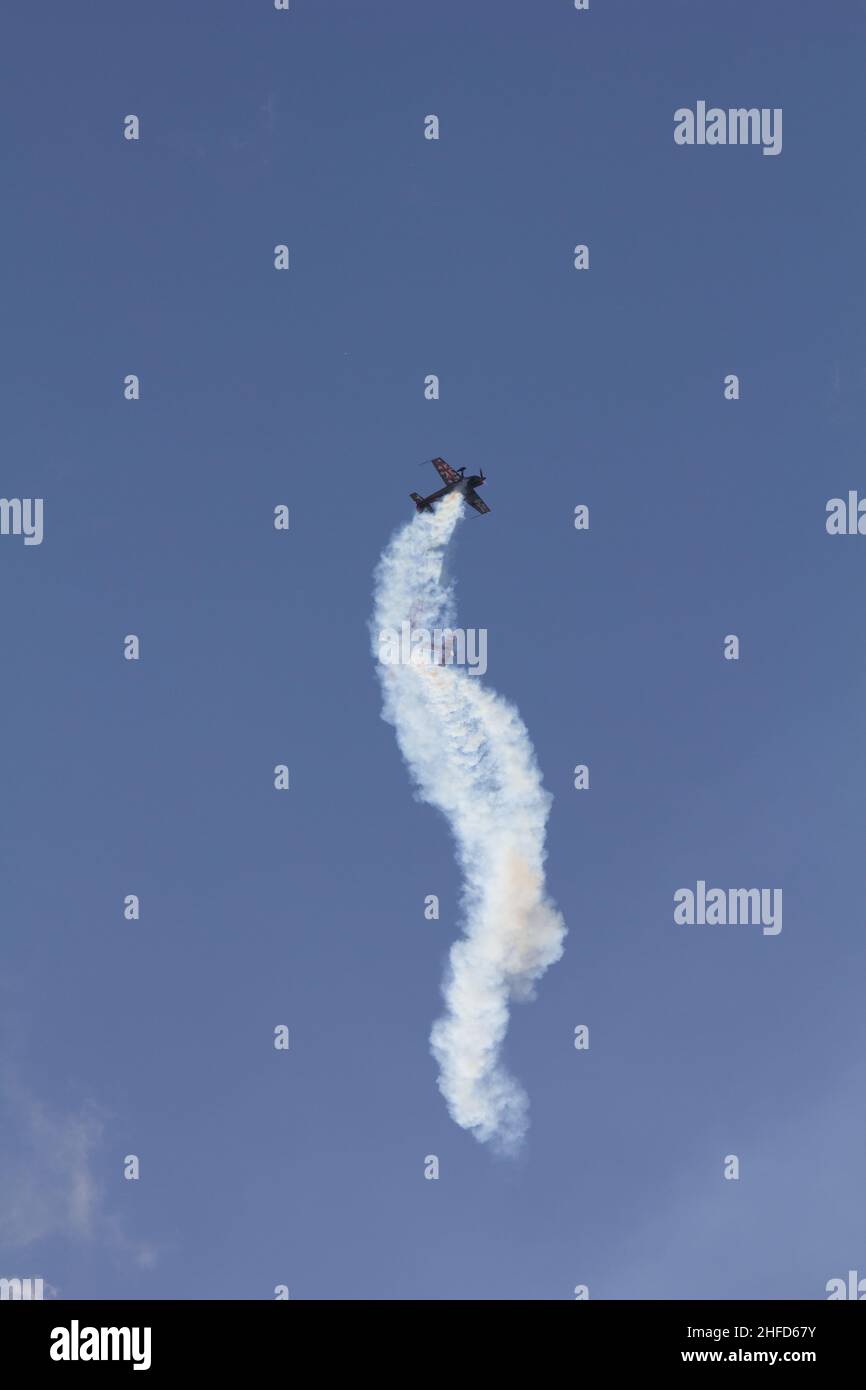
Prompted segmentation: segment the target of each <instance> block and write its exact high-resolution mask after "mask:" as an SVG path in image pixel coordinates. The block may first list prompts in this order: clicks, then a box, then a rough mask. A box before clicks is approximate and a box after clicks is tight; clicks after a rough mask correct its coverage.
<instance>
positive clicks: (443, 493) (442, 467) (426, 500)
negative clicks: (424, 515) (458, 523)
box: [409, 459, 490, 516]
mask: <svg viewBox="0 0 866 1390" xmlns="http://www.w3.org/2000/svg"><path fill="white" fill-rule="evenodd" d="M431 462H432V464H433V467H434V468H435V469H436V472H437V473H438V474H439V477H440V478H441V479H442V481H443V483H444V484H445V486H444V487H440V489H439V491H438V492H431V494H430V496H429V497H419V496H418V493H417V492H410V493H409V496H410V497H411V498H412V501H413V502H414V503H415V509H416V511H419V512H432V510H433V503H434V502H438V501H439V498H440V497H447V496H448V494H449V492H462V494H463V500H464V502H468V504H469V506H470V507H474V508H475V510H476V512H478V513H479V514H480V515H481V516H484V514H485V512H489V511H490V508H489V507H488V505H487V503H486V502H482V500H481V498H480V497H479V496H478V493H477V492H476V491H475V489H476V488H477V487H480V486H481V484H482V483H483V482H484V470H483V469H482V471H481V473H480V474H477V473H472V474H470V476H469V477H468V478H466V477H464V474H465V472H466V469H465V467H464V468H460V469H457V470H455V469H453V468H452V467H451V466H450V464H447V463H446V462H445V460H444V459H431Z"/></svg>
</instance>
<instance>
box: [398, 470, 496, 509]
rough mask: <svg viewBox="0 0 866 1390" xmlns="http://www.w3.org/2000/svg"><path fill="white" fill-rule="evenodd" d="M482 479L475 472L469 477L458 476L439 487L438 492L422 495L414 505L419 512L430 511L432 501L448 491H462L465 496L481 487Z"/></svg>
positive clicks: (445, 495) (444, 495)
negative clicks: (427, 495)
mask: <svg viewBox="0 0 866 1390" xmlns="http://www.w3.org/2000/svg"><path fill="white" fill-rule="evenodd" d="M484 481H485V480H484V478H479V477H478V475H477V474H473V475H472V476H471V477H469V478H458V479H457V481H456V482H454V483H447V484H446V486H445V487H440V489H439V491H438V492H431V494H430V496H429V497H422V498H421V500H420V501H419V502H416V503H415V506H416V507H417V508H418V511H419V512H426V511H431V510H432V508H433V503H434V502H438V501H439V500H440V498H442V497H447V496H448V494H449V492H462V493H463V494H464V496H465V495H466V493H467V492H474V491H475V489H476V488H477V487H481V485H482V484H483V482H484Z"/></svg>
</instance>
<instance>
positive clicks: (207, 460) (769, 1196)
mask: <svg viewBox="0 0 866 1390" xmlns="http://www.w3.org/2000/svg"><path fill="white" fill-rule="evenodd" d="M864 56H866V12H864V6H863V5H862V4H861V3H854V0H845V2H844V3H843V0H833V2H832V3H831V2H830V0H824V3H822V4H821V5H816V4H813V3H809V0H764V3H762V4H760V5H756V4H754V3H753V0H730V3H728V4H727V5H725V6H719V5H696V4H695V3H694V0H658V3H653V2H652V0H622V2H621V3H613V0H591V6H590V9H589V11H587V12H585V13H579V12H576V11H575V10H574V8H573V6H572V4H571V3H570V0H536V2H535V3H532V4H526V3H522V0H496V3H494V2H493V0H472V3H471V4H467V3H466V0H436V3H435V4H425V3H420V0H411V2H410V0H364V2H363V3H355V0H352V3H349V0H316V3H313V0H292V5H291V9H290V11H289V12H288V13H278V12H276V11H274V9H273V6H272V4H271V3H270V0H243V3H241V0H233V2H232V3H229V0H185V3H184V4H183V5H178V4H175V3H169V0H151V3H149V4H147V5H141V4H138V3H133V2H132V0H122V2H121V0H110V3H109V0H94V3H91V4H88V5H86V6H69V5H67V4H63V3H60V0H50V3H45V4H40V5H30V6H25V5H20V6H16V7H14V12H12V11H10V13H8V14H6V15H5V16H4V20H3V39H2V58H0V65H2V82H0V129H2V132H3V134H2V146H3V188H4V199H3V203H4V214H3V234H2V239H3V256H2V260H0V276H2V303H3V305H4V313H3V317H4V332H3V334H2V344H0V362H2V372H0V379H2V419H3V442H4V448H3V470H2V487H0V492H2V494H3V496H5V497H7V498H15V497H18V498H25V497H33V498H35V497H42V498H44V500H45V513H44V540H43V543H42V544H41V545H40V546H30V547H25V546H24V545H23V542H22V539H21V537H15V536H11V535H10V536H3V537H0V583H2V592H3V596H4V602H3V656H4V663H3V680H2V707H3V716H4V729H5V738H4V759H3V766H4V776H3V794H2V797H0V855H2V860H0V873H2V918H3V939H4V946H3V969H2V976H0V1015H2V1024H0V1040H2V1057H3V1062H2V1079H0V1175H2V1176H0V1275H4V1276H14V1275H18V1276H21V1277H26V1276H34V1277H37V1276H38V1277H42V1278H44V1279H45V1280H46V1281H47V1282H48V1283H49V1284H50V1285H51V1287H52V1288H53V1289H54V1290H56V1291H57V1292H58V1293H59V1295H60V1297H83V1298H93V1297H104V1296H113V1297H120V1298H136V1297H147V1298H188V1297H205V1298H270V1297H272V1296H273V1289H274V1286H275V1285H277V1284H281V1283H282V1284H286V1285H288V1287H289V1289H290V1292H291V1297H292V1298H302V1299H303V1298H327V1299H338V1298H339V1299H445V1298H460V1299H485V1298H486V1299H568V1298H570V1297H573V1290H574V1287H575V1285H577V1284H586V1285H588V1286H589V1290H590V1296H591V1297H593V1298H614V1297H626V1298H647V1297H656V1298H673V1297H683V1296H688V1297H697V1298H710V1297H740V1296H742V1297H750V1298H763V1297H803V1298H821V1297H823V1296H824V1287H825V1284H826V1282H827V1280H828V1279H830V1278H833V1277H836V1276H839V1275H842V1276H844V1275H845V1274H846V1272H847V1271H848V1270H849V1269H852V1268H856V1269H858V1270H859V1271H860V1273H861V1275H866V1203H864V1197H863V1191H864V1187H863V1173H864V1167H866V1117H864V1105H863V1094H864V1080H866V1019H864V1012H863V1008H862V992H863V967H864V921H863V901H864V897H863V874H864V854H863V825H864V773H866V753H864V742H863V737H862V728H863V706H864V694H866V677H864V657H863V592H864V584H863V571H864V565H866V539H864V538H863V537H859V536H848V537H832V538H831V537H830V536H828V535H827V533H826V530H825V506H826V503H827V500H828V499H829V498H831V497H835V496H843V497H845V496H847V493H848V490H849V489H860V490H861V491H862V492H866V469H864V464H863V425H864V416H866V342H864V291H863V276H862V262H863V244H864V195H863V180H862V130H863V121H862V90H863V85H862V72H863V61H864ZM700 100H706V101H707V102H708V103H709V104H710V105H713V104H717V105H719V106H721V107H725V108H727V107H730V106H756V107H768V108H775V107H781V108H782V109H783V112H784V127H783V129H784V143H783V149H782V152H781V154H780V155H778V156H777V157H774V158H773V157H771V158H768V157H764V156H763V155H762V154H761V151H760V149H757V148H751V147H748V148H730V147H728V148H710V147H704V148H686V147H678V146H676V145H675V144H674V140H673V129H674V119H673V113H674V111H675V110H676V109H677V108H678V107H681V106H692V107H694V106H695V104H696V103H697V102H698V101H700ZM130 113H133V114H137V115H138V116H139V117H140V121H141V138H140V139H139V140H138V141H137V142H132V141H127V140H125V139H124V138H123V119H124V117H125V116H126V115H127V114H130ZM428 114H435V115H437V116H438V117H439V120H440V139H439V140H438V141H429V140H425V139H424V136H423V130H424V118H425V116H427V115H428ZM277 243H286V244H287V245H288V246H289V248H290V269H289V271H287V272H282V273H279V272H277V271H275V269H274V268H273V248H274V246H275V245H276V244H277ZM577 243H585V244H587V245H588V246H589V248H590V269H589V270H588V271H587V272H577V271H576V270H575V269H574V268H573V264H572V261H573V248H574V246H575V245H576V244H577ZM128 373H136V374H138V375H139V376H140V380H141V399H140V400H139V401H137V402H130V401H126V400H124V399H123V379H124V377H125V376H126V375H127V374H128ZM429 373H436V374H438V375H439V377H440V381H441V396H440V399H439V400H438V401H435V402H434V401H427V400H425V399H424V393H423V383H424V378H425V377H426V376H427V375H428V374H429ZM728 373H737V374H738V375H739V378H740V383H741V386H740V392H741V394H740V399H739V400H738V401H736V402H732V401H726V400H725V399H724V396H723V381H724V378H725V376H726V375H727V374H728ZM434 454H440V455H443V456H444V457H445V458H446V459H447V460H448V461H449V463H451V464H453V466H454V467H460V466H462V465H466V466H467V468H468V471H470V472H472V471H474V470H476V469H477V468H478V467H483V468H484V470H485V472H486V473H487V474H488V478H489V481H488V483H487V484H486V486H485V496H486V500H487V501H488V503H489V504H490V505H491V507H492V508H493V510H492V512H491V514H490V516H488V517H484V518H483V519H481V518H479V517H476V516H474V515H471V516H469V517H467V519H466V521H465V523H464V524H463V525H462V526H461V527H460V528H459V537H458V541H457V550H456V553H455V556H454V573H455V574H456V578H457V583H458V602H459V612H460V620H461V622H462V623H463V625H464V626H467V627H470V626H471V627H484V628H486V629H487V631H488V633H489V638H488V642H489V648H488V661H489V670H488V675H487V677H486V678H485V679H486V680H488V681H489V682H490V683H491V685H493V686H494V687H495V688H496V689H497V690H499V691H500V692H502V694H504V695H505V696H507V697H508V698H509V699H511V700H513V701H514V702H515V704H516V705H517V706H518V708H519V710H520V712H521V715H522V717H523V719H524V720H525V722H526V724H527V726H528V728H529V730H530V733H531V735H532V738H533V742H534V745H535V749H536V752H537V755H538V759H539V762H540V765H541V768H542V771H543V775H544V780H545V785H546V786H547V788H548V789H549V790H550V791H551V792H552V793H553V795H554V797H555V801H554V805H553V810H552V814H551V819H550V826H549V835H548V856H549V857H548V882H549V888H550V892H551V893H552V895H553V897H554V899H555V900H556V902H557V904H558V906H559V908H560V909H561V911H562V912H563V914H564V916H565V918H566V921H567V924H568V928H569V935H568V938H567V943H566V951H565V955H564V957H563V959H562V960H561V961H560V962H559V963H558V964H556V965H554V966H553V967H552V968H551V969H550V970H549V972H548V974H547V975H546V977H545V978H544V980H543V982H542V985H541V988H540V991H539V995H538V998H537V1000H536V1001H535V1002H534V1003H532V1004H529V1005H527V1006H520V1007H519V1008H518V1009H517V1010H516V1011H515V1014H514V1016H513V1018H512V1025H511V1029H510V1032H509V1036H508V1042H507V1054H506V1055H507V1062H508V1065H509V1067H510V1069H511V1070H512V1071H513V1073H514V1074H515V1075H516V1076H517V1077H518V1078H519V1079H520V1081H521V1082H522V1084H523V1085H524V1086H525V1087H526V1089H527V1091H528V1093H529V1095H530V1098H531V1106H532V1113H531V1122H532V1124H531V1130H530V1134H529V1140H528V1143H527V1146H526V1148H525V1150H524V1152H523V1154H522V1156H521V1157H520V1158H518V1159H516V1160H503V1159H501V1158H497V1157H496V1156H495V1155H493V1154H492V1153H491V1152H490V1151H489V1149H488V1148H486V1147H484V1146H482V1145H480V1144H478V1143H477V1142H476V1141H475V1140H474V1139H473V1138H472V1137H471V1136H470V1135H468V1134H466V1133H465V1132H464V1131H462V1130H461V1129H459V1128H458V1127H457V1126H456V1125H455V1124H454V1123H453V1121H452V1120H451V1119H450V1118H449V1116H448V1114H447V1111H446V1108H445V1105H444V1103H443V1101H442V1097H441V1096H440V1094H439V1091H438V1090H437V1088H436V1084H435V1082H436V1068H435V1064H434V1062H433V1059H432V1058H431V1056H430V1053H429V1047H428V1035H429V1030H430V1025H431V1023H432V1022H433V1020H434V1019H435V1018H436V1017H437V1015H438V1014H439V1013H440V1007H441V1005H440V981H441V976H442V970H443V963H444V960H445V957H446V953H447V951H448V948H449V946H450V944H451V942H452V941H453V939H454V937H455V935H456V934H457V932H458V930H459V922H458V895H459V888H460V882H459V875H458V871H457V868H456V866H455V862H454V856H453V847H452V845H451V843H450V839H449V835H448V831H447V827H446V825H445V823H444V821H443V819H442V818H441V817H440V816H439V815H438V814H437V813H436V812H435V811H433V810H432V809H430V808H429V807H427V806H424V805H421V804H419V803H418V802H417V801H415V800H414V799H413V795H412V790H411V785H410V781H409V777H408V775H407V772H406V769H405V767H404V766H403V764H402V762H401V759H400V756H399V752H398V750H397V747H396V743H395V739H394V735H393V730H392V729H391V728H390V727H389V726H388V725H387V724H385V723H384V722H382V720H381V719H380V692H379V688H378V682H377V679H376V674H375V670H374V667H373V663H372V661H371V658H370V653H369V638H368V633H367V628H366V624H367V620H368V617H369V614H370V610H371V589H372V573H373V569H374V566H375V563H376V560H377V557H378V555H379V553H380V551H381V550H382V548H383V546H384V545H385V544H386V543H387V540H388V538H389V536H390V535H391V533H392V532H393V530H394V528H395V527H396V526H397V525H398V524H400V523H401V522H403V521H404V520H405V519H406V518H407V516H408V515H409V514H410V510H411V503H410V502H409V499H408V493H409V492H410V491H411V490H413V489H419V490H420V489H424V488H430V487H432V486H433V485H434V483H435V482H436V479H435V475H434V474H433V472H432V469H429V468H428V469H427V473H426V474H425V473H424V472H422V470H421V461H422V460H424V459H427V458H430V457H431V456H432V455H434ZM279 503H285V504H286V505H288V506H289V507H290V509H291V526H290V530H289V531H288V533H277V532H276V531H275V530H274V529H273V525H272V514H273V508H274V507H275V506H276V505H278V504H279ZM580 503H585V504H586V505H588V506H589V508H590V529H589V530H588V531H587V532H578V531H576V530H575V529H574V526H573V513H574V508H575V506H577V505H578V504H580ZM129 633H134V634H137V635H138V636H139V637H140V640H141V659H140V661H138V662H127V661H124V660H123V639H124V637H125V636H126V635H127V634H129ZM730 633H735V634H737V635H738V636H739V638H740V643H741V654H740V659H739V661H726V660H724V659H723V641H724V638H725V636H726V635H727V634H730ZM277 763H286V764H288V766H289V768H290V777H291V786H290V790H289V791H288V792H285V793H281V792H277V791H275V790H274V789H273V768H274V766H275V764H277ZM578 763H586V764H588V765H589V768H590V783H591V784H590V789H589V790H588V791H580V792H578V791H575V790H574V788H573V785H572V784H573V769H574V767H575V765H576V764H578ZM699 879H703V880H706V881H707V883H708V885H714V886H716V885H717V886H721V887H724V888H728V887H753V886H755V887H767V888H781V889H782V890H783V894H784V924H783V929H782V931H781V933H779V934H778V935H777V936H766V935H764V934H763V933H762V932H761V930H760V927H755V926H741V927H730V926H727V927H722V926H714V927H699V926H676V925H675V924H674V920H673V895H674V893H675V892H676V890H677V889H678V888H680V887H683V886H691V887H694V886H695V885H696V883H697V881H698V880H699ZM129 893H136V894H139V895H140V898H141V919H140V921H138V922H127V921H125V920H124V917H123V899H124V896H125V895H126V894H129ZM431 893H436V894H438V895H439V896H440V898H441V903H442V913H441V917H440V920H439V921H438V922H430V921H426V920H425V918H424V913H423V905H424V898H425V896H426V895H427V894H431ZM281 1023H285V1024H287V1025H288V1026H289V1028H290V1029H291V1047H290V1049H289V1051H288V1052H277V1051H275V1050H274V1047H273V1041H272V1040H273V1029H274V1027H275V1026H276V1025H278V1024H281ZM578 1024H586V1025H588V1027H589V1029H590V1044H591V1045H590V1048H589V1050H588V1051H586V1052H578V1051H576V1050H575V1048H574V1046H573V1041H572V1039H573V1033H574V1028H575V1026H576V1025H578ZM130 1154H135V1155H137V1156H138V1158H139V1160H140V1174H141V1175H140V1178H139V1180H138V1181H127V1180H125V1179H124V1176H123V1164H124V1159H125V1157H126V1156H127V1155H130ZM431 1154H435V1155H437V1156H438V1159H439V1163H440V1177H439V1179H438V1181H427V1180H425V1178H424V1160H425V1156H426V1155H431ZM730 1154H734V1155H737V1156H738V1158H739V1162H740V1177H739V1180H737V1181H725V1180H724V1178H723V1165H724V1161H725V1156H726V1155H730Z"/></svg>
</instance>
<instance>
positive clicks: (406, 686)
mask: <svg viewBox="0 0 866 1390" xmlns="http://www.w3.org/2000/svg"><path fill="white" fill-rule="evenodd" d="M462 515H463V501H462V498H461V497H460V495H459V494H458V493H451V494H450V495H449V496H447V497H446V498H445V499H444V500H443V501H442V502H441V503H440V504H439V505H438V507H437V509H436V511H435V512H433V513H432V514H431V513H427V512H422V513H419V514H417V515H416V516H415V518H414V519H413V520H412V521H410V522H409V523H407V525H405V526H403V527H401V529H400V530H399V531H397V532H396V534H395V535H394V536H393V537H392V539H391V541H390V542H389V544H388V546H387V548H386V549H385V552H384V554H383V555H382V557H381V559H380V561H379V565H378V567H377V570H376V587H375V607H374V614H373V620H372V623H371V633H372V638H373V646H374V651H375V652H376V654H377V655H378V653H379V641H380V634H381V633H383V632H385V631H388V630H391V631H399V630H400V629H401V624H402V623H404V622H406V621H408V622H410V623H411V625H412V629H413V630H417V629H418V628H425V629H427V630H428V631H431V632H432V631H433V630H434V629H436V628H440V629H446V628H451V627H453V626H454V618H453V613H454V598H453V590H452V588H451V586H450V584H448V583H447V582H446V581H445V580H444V579H443V573H442V570H443V563H444V560H445V555H446V550H447V546H448V543H449V541H450V540H451V537H452V535H453V534H454V529H455V527H456V525H457V523H458V521H460V520H461V518H462ZM379 674H380V678H381V681H382V687H383V695H384V702H383V710H382V717H383V719H386V720H387V721H388V722H389V723H390V724H393V725H394V727H395V729H396V732H397V742H398V744H399V747H400V751H401V753H402V755H403V758H404V759H405V761H406V763H407V765H408V767H409V770H410V772H411V774H412V777H413V779H414V781H415V783H416V785H417V793H418V795H419V797H420V799H421V800H423V801H426V802H428V803H429V804H430V805H432V806H437V807H438V808H439V810H441V811H442V812H443V813H444V814H445V816H446V817H447V819H448V822H449V825H450V827H451V830H452V832H453V834H454V838H455V841H456V844H457V855H458V859H459V862H460V866H461V869H462V872H463V876H464V886H463V902H462V907H463V936H462V937H461V938H460V939H459V940H458V941H457V942H455V944H454V945H453V946H452V948H451V952H450V957H449V969H448V973H447V977H446V979H445V982H444V985H443V994H444V998H445V1013H444V1016H443V1017H442V1018H440V1019H439V1020H438V1022H437V1023H435V1024H434V1026H433V1031H432V1033H431V1035H430V1045H431V1049H432V1052H433V1055H434V1057H435V1058H436V1060H437V1062H438V1064H439V1089H440V1090H441V1091H442V1094H443V1095H444V1097H445V1100H446V1101H447V1104H448V1109H449V1111H450V1112H451V1116H452V1118H453V1119H454V1120H456V1122H457V1124H459V1125H462V1126H463V1128H464V1129H468V1130H471V1131H472V1133H473V1134H474V1135H475V1137H476V1138H477V1139H479V1140H481V1141H482V1142H488V1141H489V1142H492V1143H493V1144H494V1145H495V1146H496V1147H497V1148H499V1149H500V1150H504V1151H508V1152H513V1151H514V1150H516V1149H517V1148H518V1147H519V1146H520V1143H521V1140H522V1139H523V1137H524V1135H525V1133H526V1129H527V1126H528V1099H527V1096H526V1093H525V1091H524V1090H523V1088H522V1087H521V1086H520V1085H519V1083H518V1082H517V1081H515V1080H514V1078H513V1077H512V1076H510V1075H509V1073H508V1072H507V1071H506V1070H505V1068H504V1066H503V1064H502V1061H501V1056H500V1054H501V1049H502V1044H503V1041H504V1038H505V1033H506V1030H507V1027H508V1010H509V1002H510V1001H511V1000H512V999H520V1000H525V999H530V998H532V995H533V985H534V983H535V981H536V980H538V979H539V977H540V976H541V975H542V974H543V973H544V971H545V970H546V969H547V967H548V966H549V965H551V964H553V962H554V961H556V960H559V958H560V956H561V955H562V950H563V938H564V936H565V930H566V928H565V923H564V922H563V919H562V917H561V916H560V914H559V912H558V911H557V910H556V908H555V907H554V906H553V904H552V903H551V902H550V900H549V899H548V897H547V894H546V890H545V882H544V830H545V824H546V821H547V816H548V812H549V809H550V803H551V800H552V798H551V797H550V795H549V794H548V793H547V792H546V791H545V790H544V788H543V787H542V785H541V774H540V772H539V769H538V765H537V763H536V760H535V754H534V752H533V748H532V744H531V742H530V739H529V734H528V733H527V730H526V727H525V725H524V724H523V722H522V720H521V719H520V716H519V714H518V713H517V711H516V710H515V709H514V708H513V707H512V706H511V705H509V704H508V703H507V701H505V700H504V699H502V697H501V696H500V695H497V694H496V693H495V692H494V691H492V690H488V689H485V687H484V686H483V684H482V682H481V679H480V677H478V676H476V675H470V674H469V672H468V670H466V669H465V668H462V667H459V666H454V665H442V664H437V663H436V662H435V660H434V659H433V658H432V656H431V653H430V652H429V650H428V651H424V649H423V648H420V649H419V650H418V651H413V659H412V662H411V664H404V665H391V664H384V663H382V662H381V661H380V662H379Z"/></svg>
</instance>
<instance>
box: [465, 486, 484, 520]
mask: <svg viewBox="0 0 866 1390" xmlns="http://www.w3.org/2000/svg"><path fill="white" fill-rule="evenodd" d="M463 495H464V497H465V498H466V501H467V502H468V503H469V505H470V507H474V508H475V510H476V512H480V513H481V515H482V516H484V513H485V512H489V511H490V508H489V507H488V505H487V503H486V502H482V500H481V498H480V497H479V496H478V493H477V492H465V493H464V494H463Z"/></svg>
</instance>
